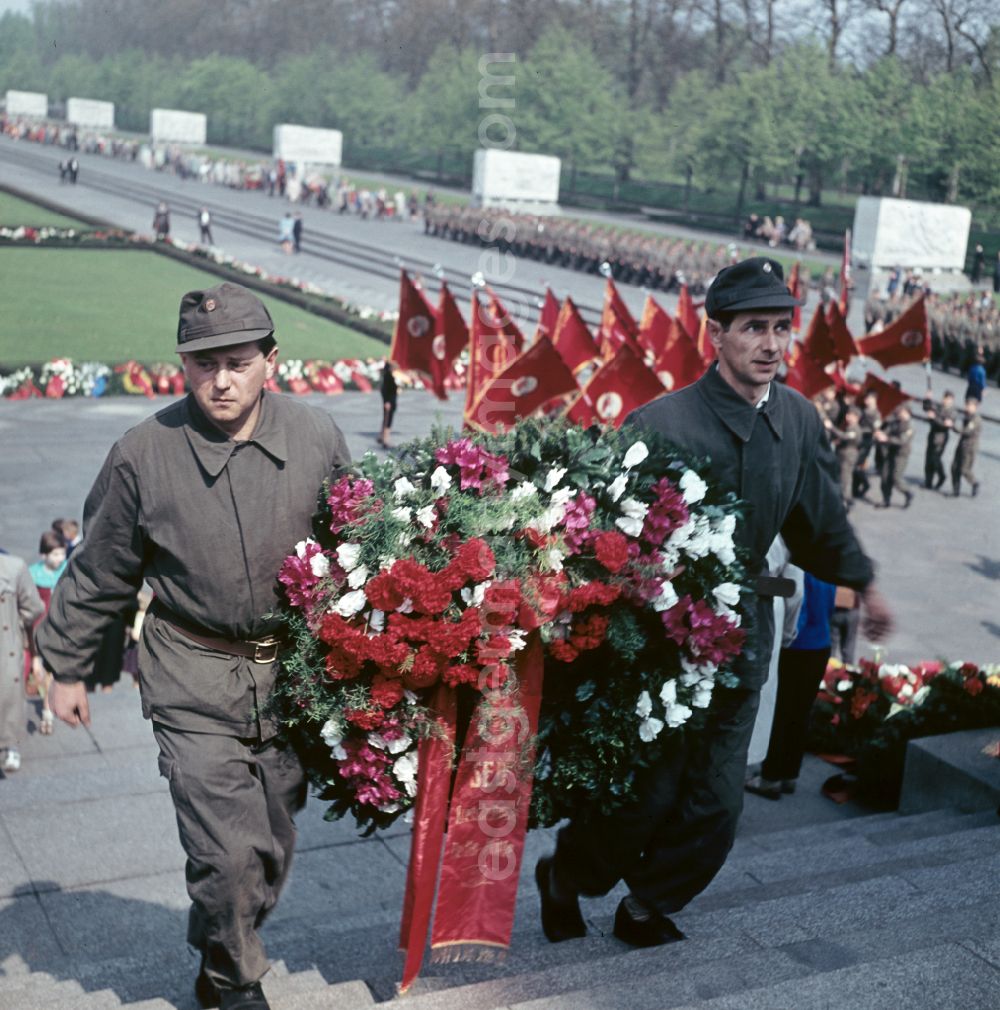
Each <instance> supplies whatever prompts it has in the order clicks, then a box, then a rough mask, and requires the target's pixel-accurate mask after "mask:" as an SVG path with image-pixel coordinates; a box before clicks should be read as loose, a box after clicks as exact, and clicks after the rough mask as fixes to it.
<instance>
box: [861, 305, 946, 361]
mask: <svg viewBox="0 0 1000 1010" xmlns="http://www.w3.org/2000/svg"><path fill="white" fill-rule="evenodd" d="M858 353H859V354H863V355H864V356H865V357H866V358H874V359H875V360H876V361H877V362H878V363H879V364H880V365H881V366H882V367H883V368H891V367H892V366H893V365H908V364H912V363H913V362H921V361H926V360H927V359H928V358H929V357H930V356H931V331H930V327H929V326H928V325H927V307H926V306H925V305H924V296H923V295H921V296H920V297H919V298H918V299H917V300H916V301H915V302H914V303H913V304H912V305H911V306H910V307H909V308H908V309H907V310H906V311H905V312H904V313H903V314H902V315H901V316H900V317H899V318H898V319H897V320H895V321H894V322H892V323H890V324H889V325H888V326H887V327H886V328H885V329H884V330H883V331H882V332H881V333H872V334H870V335H869V336H867V337H865V338H864V339H863V340H861V341H859V343H858Z"/></svg>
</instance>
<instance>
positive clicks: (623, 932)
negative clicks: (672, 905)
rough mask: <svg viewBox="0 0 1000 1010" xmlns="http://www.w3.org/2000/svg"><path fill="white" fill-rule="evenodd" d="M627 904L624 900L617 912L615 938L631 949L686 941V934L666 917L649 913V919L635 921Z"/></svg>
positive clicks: (623, 899)
mask: <svg viewBox="0 0 1000 1010" xmlns="http://www.w3.org/2000/svg"><path fill="white" fill-rule="evenodd" d="M633 900H635V899H633ZM625 902H626V899H625V898H622V900H621V901H620V902H619V904H618V910H617V911H616V912H615V936H617V937H618V939H619V940H621V941H623V942H624V943H627V944H628V945H629V946H631V947H660V946H662V945H663V944H665V943H676V942H677V941H678V940H683V939H684V934H683V933H682V932H681V931H680V930H679V929H678V928H677V927H676V926H675V925H674V924H673V923H672V922H671V921H670V920H669V919H668V918H667V917H666V916H665V915H660V914H659V912H649V917H648V918H646V919H635V918H633V917H632V914H631V913H630V912H629V910H628V906H627V905H626V903H625Z"/></svg>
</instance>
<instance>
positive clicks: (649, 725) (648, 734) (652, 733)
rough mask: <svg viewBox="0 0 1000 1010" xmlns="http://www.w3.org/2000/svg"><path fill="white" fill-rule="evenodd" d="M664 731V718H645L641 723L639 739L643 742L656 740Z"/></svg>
mask: <svg viewBox="0 0 1000 1010" xmlns="http://www.w3.org/2000/svg"><path fill="white" fill-rule="evenodd" d="M662 731H663V720H662V719H653V718H649V719H643V720H642V722H641V723H639V739H640V740H641V741H642V742H643V743H651V742H652V741H653V740H655V739H656V738H657V737H658V736H659V735H660V733H661V732H662Z"/></svg>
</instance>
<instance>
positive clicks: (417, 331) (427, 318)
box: [389, 270, 437, 377]
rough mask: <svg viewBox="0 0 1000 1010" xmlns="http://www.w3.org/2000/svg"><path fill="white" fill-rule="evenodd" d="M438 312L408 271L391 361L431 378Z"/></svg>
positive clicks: (401, 289)
mask: <svg viewBox="0 0 1000 1010" xmlns="http://www.w3.org/2000/svg"><path fill="white" fill-rule="evenodd" d="M436 328H437V313H435V311H434V309H433V308H431V306H430V305H429V304H428V302H427V299H426V297H425V296H424V293H423V291H421V290H420V288H418V287H417V285H416V284H414V283H413V281H411V280H410V276H409V274H408V273H407V272H406V271H405V270H401V271H400V278H399V318H398V319H397V320H396V325H395V327H394V329H393V331H392V346H391V347H390V348H389V360H390V361H393V362H395V363H396V364H397V365H398V366H399V367H400V368H402V369H403V370H405V371H416V372H423V373H424V374H425V375H427V376H428V377H429V376H430V375H431V368H432V361H433V358H434V354H433V350H432V344H433V342H434V331H435V329H436Z"/></svg>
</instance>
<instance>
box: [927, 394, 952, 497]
mask: <svg viewBox="0 0 1000 1010" xmlns="http://www.w3.org/2000/svg"><path fill="white" fill-rule="evenodd" d="M924 414H925V415H926V416H927V420H928V422H929V425H930V430H929V431H928V432H927V452H926V455H925V457H924V487H926V488H927V489H928V490H931V491H937V490H938V489H939V488H940V487H941V485H942V484H944V481H945V473H944V463H943V462H942V460H943V457H944V450H945V446H946V445H947V444H948V436H949V434H951V431H952V429H953V428H954V427H955V394H954V393H952V392H951V391H950V390H947V391H946V392H945V394H944V396H942V397H941V402H940V403H939V404H938V403H934V401H933V400H928V401H925V402H924Z"/></svg>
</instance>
